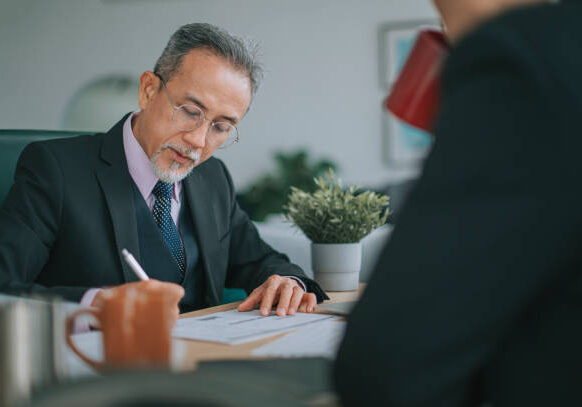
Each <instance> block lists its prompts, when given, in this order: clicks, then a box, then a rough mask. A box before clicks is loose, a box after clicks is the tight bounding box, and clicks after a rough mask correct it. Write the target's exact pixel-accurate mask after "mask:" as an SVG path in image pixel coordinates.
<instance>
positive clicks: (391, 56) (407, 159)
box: [378, 19, 440, 167]
mask: <svg viewBox="0 0 582 407" xmlns="http://www.w3.org/2000/svg"><path fill="white" fill-rule="evenodd" d="M425 28H436V29H440V22H439V20H437V19H423V20H411V21H405V22H397V23H385V24H382V25H381V26H380V29H379V40H378V44H379V55H380V58H379V62H380V64H379V83H380V86H381V87H382V88H383V89H384V90H385V94H386V97H387V96H388V94H389V92H390V89H391V88H392V85H393V84H394V82H395V81H396V79H397V78H398V74H399V73H400V69H402V66H403V65H404V63H405V62H406V59H407V57H408V54H409V53H410V50H411V49H412V46H413V45H414V42H415V40H416V37H417V35H418V33H419V31H420V30H421V29H425ZM382 133H383V144H384V148H383V151H384V157H385V161H386V162H387V164H389V165H391V166H413V167H417V166H420V165H421V163H422V161H423V159H424V158H425V157H426V155H427V154H428V152H429V151H430V148H431V146H432V136H431V135H430V134H428V133H426V132H424V131H422V130H419V129H417V128H414V127H412V126H410V125H408V124H406V123H403V122H402V121H400V120H398V119H397V118H395V117H394V116H392V114H391V113H389V112H388V111H387V110H386V109H385V107H383V111H382Z"/></svg>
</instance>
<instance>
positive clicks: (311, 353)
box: [252, 318, 346, 359]
mask: <svg viewBox="0 0 582 407" xmlns="http://www.w3.org/2000/svg"><path fill="white" fill-rule="evenodd" d="M345 329H346V321H345V320H343V319H340V318H332V319H326V320H323V321H317V322H315V323H313V324H311V325H309V326H308V327H303V328H299V329H297V330H296V331H293V332H291V333H288V334H287V335H285V336H284V337H282V338H281V339H277V340H276V341H273V342H270V343H268V344H266V345H263V346H261V347H260V348H258V349H255V350H254V351H253V352H252V354H253V355H256V356H275V357H282V358H299V357H317V356H320V357H325V358H329V359H334V358H335V355H336V353H337V350H338V348H339V345H340V342H341V339H342V337H343V335H344V331H345Z"/></svg>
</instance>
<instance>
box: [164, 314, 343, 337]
mask: <svg viewBox="0 0 582 407" xmlns="http://www.w3.org/2000/svg"><path fill="white" fill-rule="evenodd" d="M331 318H334V317H333V316H331V315H322V314H305V313H297V314H295V315H287V316H284V317H279V316H277V314H276V313H275V312H272V313H271V315H269V316H266V317H263V316H261V314H260V313H259V311H258V310H254V311H249V312H238V311H237V310H232V311H225V312H217V313H214V314H210V315H204V316H201V317H194V318H184V319H179V320H178V322H177V323H176V326H175V327H174V329H173V331H172V336H173V337H174V338H183V339H197V340H201V341H208V342H221V343H229V344H235V343H242V342H248V341H252V340H256V339H260V338H265V337H268V336H272V335H275V334H277V333H280V332H285V331H289V330H292V329H296V328H300V327H304V326H308V325H309V326H311V325H312V324H314V323H315V322H318V321H322V320H326V319H331Z"/></svg>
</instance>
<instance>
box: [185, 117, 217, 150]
mask: <svg viewBox="0 0 582 407" xmlns="http://www.w3.org/2000/svg"><path fill="white" fill-rule="evenodd" d="M209 125H210V123H206V122H204V123H202V124H201V125H200V126H199V127H197V128H195V129H194V130H190V131H185V132H184V135H183V138H184V141H186V142H187V143H188V144H189V145H190V146H192V148H194V149H198V148H203V147H204V146H206V135H207V134H208V126H209Z"/></svg>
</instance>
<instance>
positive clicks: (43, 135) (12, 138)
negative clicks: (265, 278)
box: [0, 130, 246, 304]
mask: <svg viewBox="0 0 582 407" xmlns="http://www.w3.org/2000/svg"><path fill="white" fill-rule="evenodd" d="M81 134H90V133H87V132H75V131H61V130H0V206H1V205H2V203H3V202H4V199H5V198H6V195H8V191H9V190H10V187H11V186H12V184H13V182H14V172H15V170H16V162H17V161H18V157H19V156H20V153H21V152H22V150H24V147H26V145H27V144H29V143H32V142H33V141H44V140H52V139H57V138H63V137H73V136H78V135H81ZM245 297H246V293H245V292H244V290H240V289H228V288H226V289H225V290H224V292H223V303H225V304H226V303H229V302H234V301H239V300H242V299H244V298H245Z"/></svg>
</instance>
